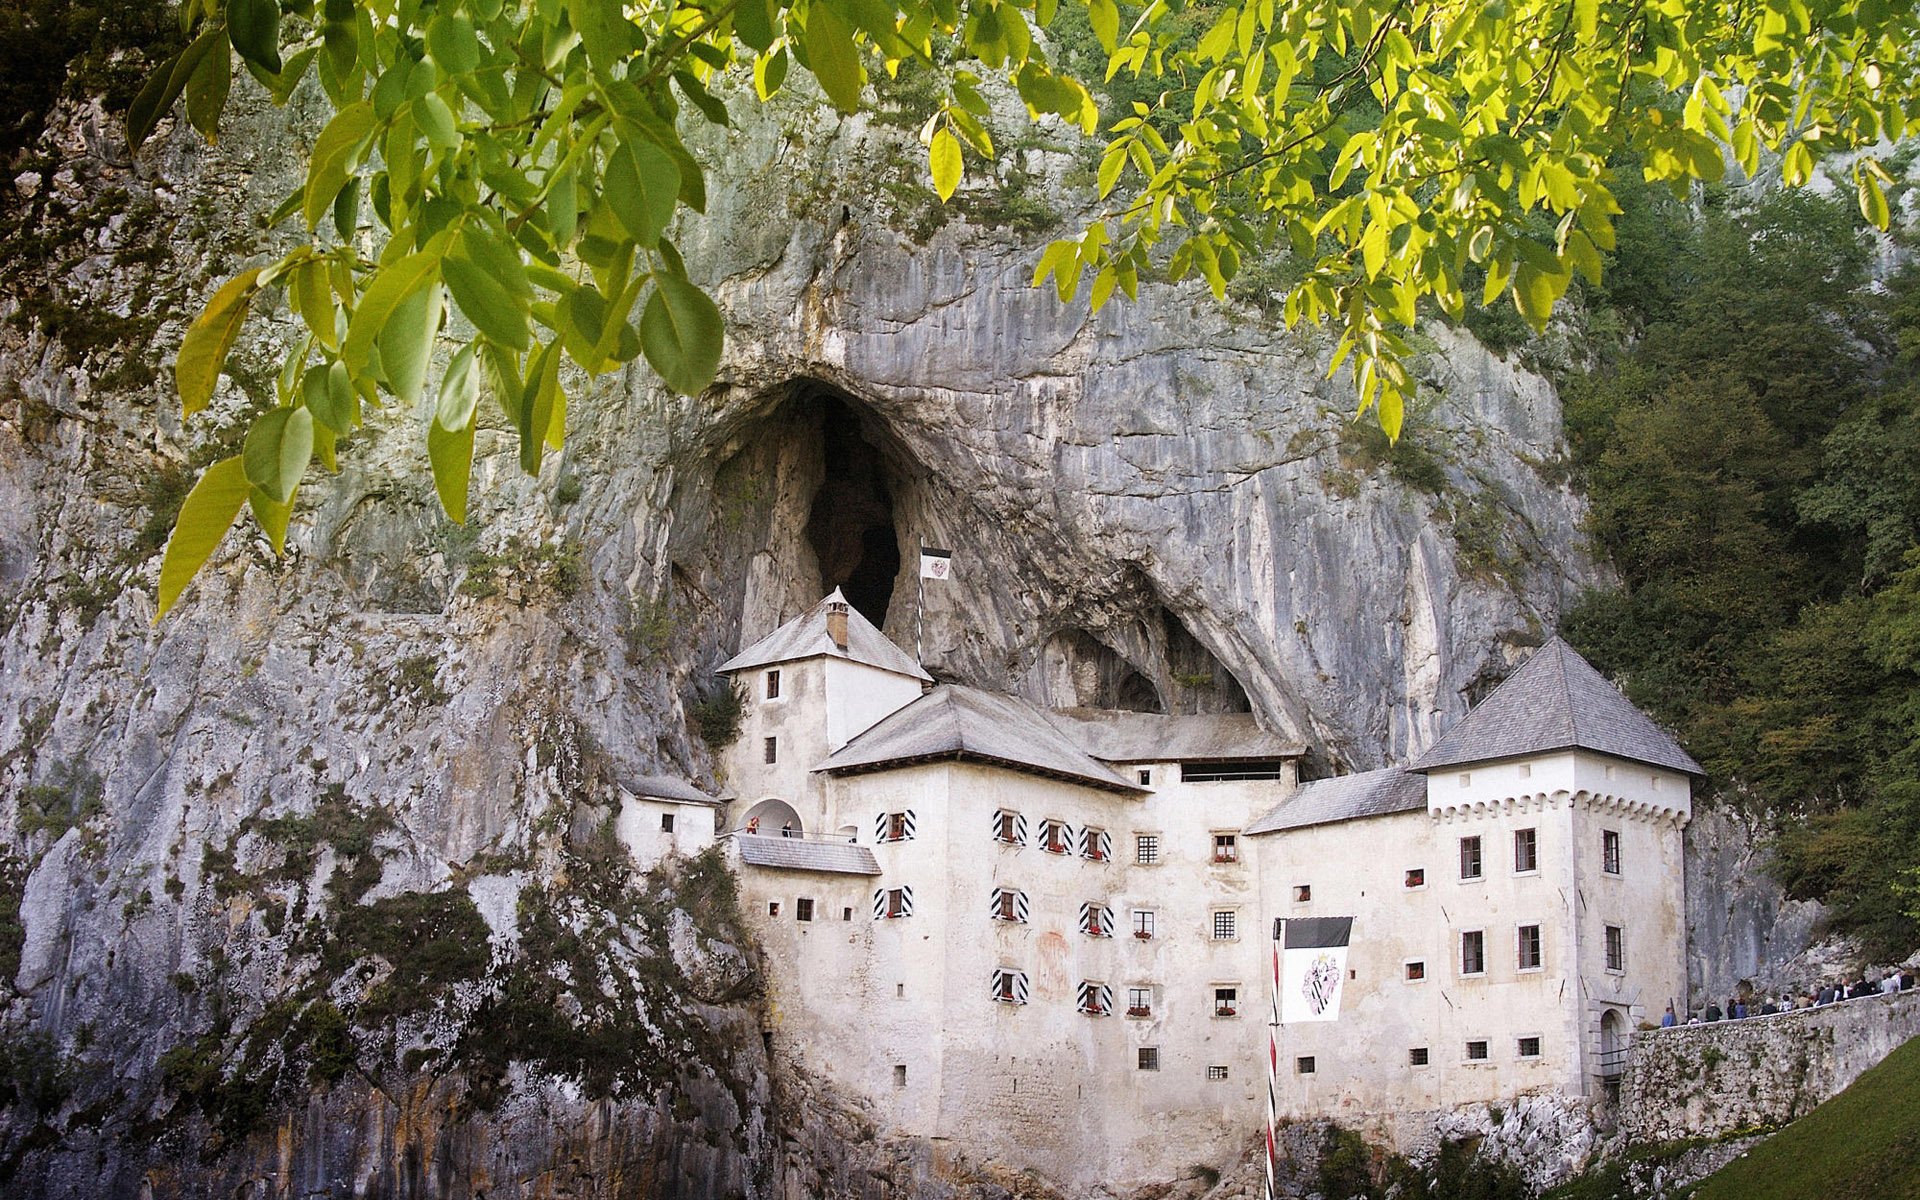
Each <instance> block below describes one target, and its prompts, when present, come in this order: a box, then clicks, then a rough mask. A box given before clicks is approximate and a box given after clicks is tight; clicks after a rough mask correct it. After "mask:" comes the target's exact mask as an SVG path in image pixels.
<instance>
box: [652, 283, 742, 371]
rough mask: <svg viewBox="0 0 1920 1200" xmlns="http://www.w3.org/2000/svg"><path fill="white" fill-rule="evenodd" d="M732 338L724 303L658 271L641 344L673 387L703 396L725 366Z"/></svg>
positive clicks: (654, 364)
mask: <svg viewBox="0 0 1920 1200" xmlns="http://www.w3.org/2000/svg"><path fill="white" fill-rule="evenodd" d="M725 337H726V326H725V322H724V321H722V319H721V317H720V309H719V306H717V305H716V304H714V302H713V301H712V299H710V298H709V297H708V296H707V294H706V293H705V292H703V291H701V290H700V289H699V288H697V287H695V286H694V285H693V284H691V283H688V282H687V281H686V280H684V279H679V278H676V277H675V276H672V275H665V274H662V275H656V276H655V277H654V281H653V294H652V295H651V296H649V297H647V306H646V308H645V310H644V311H642V312H641V314H640V345H641V348H642V349H643V350H644V351H645V353H646V356H647V364H648V365H649V366H651V367H652V368H653V369H654V371H655V373H657V374H658V375H659V376H660V378H661V379H663V380H665V381H666V384H667V386H668V387H670V388H672V389H673V390H674V391H676V392H679V393H680V394H682V395H685V396H697V395H699V394H700V393H701V392H703V391H705V390H706V388H707V385H708V384H710V383H712V382H713V376H714V372H715V371H718V370H719V369H720V351H721V348H722V345H723V343H724V341H725Z"/></svg>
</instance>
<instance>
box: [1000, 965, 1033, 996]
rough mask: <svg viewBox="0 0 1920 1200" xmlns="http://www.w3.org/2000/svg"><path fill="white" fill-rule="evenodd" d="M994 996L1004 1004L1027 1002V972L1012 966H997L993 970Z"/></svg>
mask: <svg viewBox="0 0 1920 1200" xmlns="http://www.w3.org/2000/svg"><path fill="white" fill-rule="evenodd" d="M993 998H994V999H995V1000H998V1001H999V1002H1000V1003H1002V1004H1025V1003H1026V1002H1027V973H1026V972H1025V971H1018V970H1015V969H1014V968H1012V967H995V968H994V971H993Z"/></svg>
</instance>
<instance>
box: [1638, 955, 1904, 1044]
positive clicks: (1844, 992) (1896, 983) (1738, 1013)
mask: <svg viewBox="0 0 1920 1200" xmlns="http://www.w3.org/2000/svg"><path fill="white" fill-rule="evenodd" d="M1913 986H1914V973H1913V969H1912V968H1902V969H1900V970H1893V971H1886V972H1883V973H1881V975H1880V976H1879V978H1877V979H1875V978H1869V977H1868V976H1867V975H1866V974H1865V973H1862V974H1861V975H1860V976H1859V978H1857V979H1855V980H1853V981H1852V982H1851V983H1849V982H1848V981H1847V980H1846V979H1844V978H1842V979H1836V980H1834V981H1833V982H1831V983H1828V984H1825V985H1823V986H1822V987H1821V988H1820V990H1819V991H1818V992H1801V993H1800V994H1799V995H1798V996H1793V995H1790V994H1788V993H1786V992H1782V993H1780V995H1778V996H1764V995H1754V994H1752V993H1750V992H1740V993H1737V994H1735V995H1733V996H1729V997H1728V998H1727V1006H1726V1007H1725V1008H1721V1007H1720V1006H1719V1005H1718V1004H1716V1003H1714V1002H1712V1001H1708V1003H1707V1007H1706V1008H1705V1009H1704V1010H1703V1011H1700V1012H1694V1013H1689V1014H1688V1015H1687V1022H1686V1023H1687V1024H1689V1025H1699V1024H1702V1023H1708V1024H1711V1023H1712V1022H1714V1021H1739V1020H1744V1019H1746V1018H1747V1017H1770V1016H1773V1015H1774V1014H1775V1013H1783V1012H1795V1011H1797V1010H1799V1009H1803V1008H1819V1007H1821V1006H1822V1005H1827V1004H1834V1003H1837V1002H1838V1001H1841V1000H1858V999H1860V998H1861V997H1863V996H1883V995H1892V994H1893V993H1895V992H1905V991H1910V990H1912V988H1913ZM1679 1023H1680V1018H1679V1016H1678V1015H1677V1014H1676V1013H1675V1012H1674V1011H1673V1005H1671V1004H1669V1005H1667V1011H1666V1015H1664V1016H1662V1017H1661V1018H1660V1026H1661V1028H1663V1029H1666V1028H1671V1027H1672V1026H1675V1025H1678V1024H1679Z"/></svg>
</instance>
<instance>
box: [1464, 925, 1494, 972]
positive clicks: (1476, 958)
mask: <svg viewBox="0 0 1920 1200" xmlns="http://www.w3.org/2000/svg"><path fill="white" fill-rule="evenodd" d="M1460 973H1461V974H1462V975H1484V974H1486V973H1487V935H1486V934H1485V933H1484V932H1483V931H1481V930H1478V929H1469V930H1468V931H1467V932H1465V933H1463V934H1461V935H1460Z"/></svg>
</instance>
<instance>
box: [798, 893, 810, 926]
mask: <svg viewBox="0 0 1920 1200" xmlns="http://www.w3.org/2000/svg"><path fill="white" fill-rule="evenodd" d="M793 919H794V920H796V921H811V920H813V900H812V898H811V897H808V896H802V897H800V898H799V899H798V900H795V901H794V902H793Z"/></svg>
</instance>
